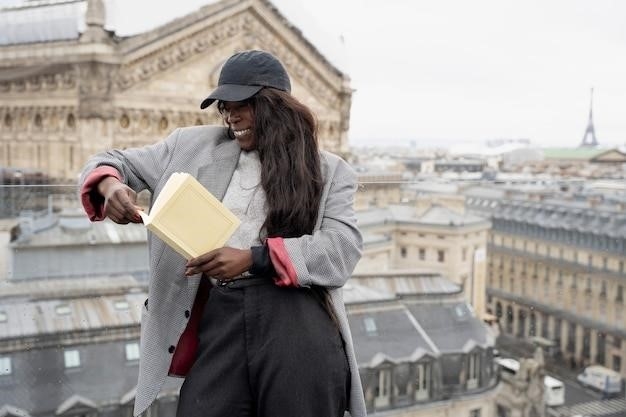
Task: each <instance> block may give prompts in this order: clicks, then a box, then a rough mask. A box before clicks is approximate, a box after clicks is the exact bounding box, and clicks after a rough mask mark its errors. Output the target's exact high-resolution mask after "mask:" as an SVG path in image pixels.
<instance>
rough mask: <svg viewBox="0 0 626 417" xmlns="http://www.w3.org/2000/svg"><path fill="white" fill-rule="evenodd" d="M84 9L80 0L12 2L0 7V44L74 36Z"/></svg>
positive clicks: (46, 40) (71, 37)
mask: <svg viewBox="0 0 626 417" xmlns="http://www.w3.org/2000/svg"><path fill="white" fill-rule="evenodd" d="M85 10H86V2H85V1H84V0H65V1H37V2H25V1H19V2H14V6H13V7H6V8H3V9H0V45H11V44H23V43H33V42H49V41H59V40H70V39H77V38H78V36H79V35H80V32H81V31H82V30H84V27H85Z"/></svg>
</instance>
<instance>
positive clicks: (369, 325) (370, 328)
mask: <svg viewBox="0 0 626 417" xmlns="http://www.w3.org/2000/svg"><path fill="white" fill-rule="evenodd" d="M363 324H364V325H365V332H367V335H368V336H376V335H377V334H378V328H377V327H376V322H375V321H374V318H373V317H365V318H364V319H363Z"/></svg>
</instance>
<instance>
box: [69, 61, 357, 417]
mask: <svg viewBox="0 0 626 417" xmlns="http://www.w3.org/2000/svg"><path fill="white" fill-rule="evenodd" d="M290 89H291V86H290V81H289V77H288V75H287V73H286V71H285V69H284V67H283V66H282V64H281V63H280V62H279V61H278V60H277V59H276V58H275V57H274V56H272V55H271V54H269V53H267V52H263V51H245V52H241V53H238V54H235V55H233V56H232V57H230V58H229V59H228V60H227V61H226V63H225V64H224V66H223V68H222V70H221V73H220V79H219V82H218V87H217V88H216V90H215V91H213V92H212V93H211V95H209V97H207V99H205V100H204V101H203V103H202V105H201V108H206V107H208V106H210V105H211V104H212V103H213V102H215V101H217V102H218V103H217V106H218V109H219V111H220V112H221V114H222V115H223V117H224V121H225V123H226V125H227V127H226V128H224V127H218V126H195V127H188V128H182V129H177V130H176V131H174V132H173V133H172V134H171V135H170V136H169V137H168V138H167V139H165V140H164V141H162V142H159V143H157V144H155V145H152V146H147V147H144V148H136V149H128V150H124V151H120V150H113V151H109V152H105V153H102V154H100V155H96V156H95V157H93V158H92V159H91V160H90V161H89V162H88V164H87V166H86V167H85V169H84V172H83V175H82V177H81V184H82V185H81V197H82V201H83V205H84V207H85V209H86V211H87V213H88V214H89V215H90V218H91V219H92V220H94V221H95V220H102V219H103V218H105V217H109V218H110V219H112V220H113V221H115V222H117V223H128V222H140V218H139V216H138V213H137V211H138V210H139V207H137V206H136V205H135V196H136V192H138V191H140V190H143V189H148V190H150V191H151V192H152V193H153V195H155V196H156V195H158V193H159V192H160V190H161V188H162V187H163V185H164V184H165V182H166V181H167V179H168V178H169V176H170V175H171V174H172V173H173V172H180V171H185V172H189V173H191V174H192V175H195V176H196V177H197V178H198V180H199V181H200V182H201V183H202V184H203V185H204V186H205V187H206V188H207V189H208V190H209V191H211V193H213V194H214V195H215V196H216V197H217V198H219V199H222V202H223V203H224V205H226V206H227V207H228V208H229V209H231V211H233V212H234V213H235V214H236V215H237V217H239V219H240V220H241V221H242V224H241V226H240V228H239V229H238V230H237V231H236V232H235V233H234V234H233V236H232V237H231V238H230V240H229V241H228V242H227V243H226V245H225V246H224V247H223V248H219V249H216V250H214V251H212V252H209V253H207V254H204V255H202V256H199V257H198V258H195V259H191V260H189V261H188V262H187V261H185V259H183V258H182V257H181V256H180V255H178V254H177V253H176V252H174V251H173V250H172V249H170V248H169V247H168V246H166V245H165V244H164V243H163V242H162V241H160V240H159V239H158V238H156V237H155V236H153V235H150V237H149V248H150V268H151V280H150V288H149V302H148V300H146V304H145V307H146V308H145V309H143V315H142V321H141V327H142V330H141V355H140V365H139V380H138V385H137V393H136V398H135V410H134V414H135V415H139V414H140V413H142V412H143V411H145V410H146V409H147V408H148V406H149V405H150V404H151V403H152V402H153V401H154V399H155V398H156V395H157V394H158V392H159V390H160V388H161V386H162V385H163V382H164V381H165V379H166V375H167V374H169V375H176V376H185V381H184V383H183V386H182V388H181V391H180V399H179V405H178V413H177V415H178V416H179V417H193V416H203V417H218V416H220V417H221V416H257V417H281V416H284V417H292V416H296V415H297V416H311V417H314V416H315V417H321V416H324V417H332V416H343V415H344V411H345V410H349V412H350V414H351V415H352V416H354V417H360V416H364V415H365V405H364V401H363V393H362V390H361V383H360V379H359V374H358V368H357V364H356V360H355V357H354V350H353V348H352V340H351V336H350V331H349V328H348V322H347V318H346V313H345V310H344V306H343V301H342V297H341V293H340V289H339V288H340V287H341V286H342V285H343V284H344V283H345V282H346V280H347V279H348V278H349V276H350V274H351V273H352V270H353V268H354V266H355V265H356V262H357V261H358V259H359V258H360V248H361V235H360V233H359V231H358V229H357V227H356V224H355V218H354V211H353V207H352V203H353V197H354V192H355V190H356V179H355V174H354V172H353V171H352V169H351V168H350V167H349V166H348V165H347V164H346V163H345V162H344V161H343V160H341V159H340V158H338V157H337V156H334V155H332V154H330V153H327V152H320V151H319V150H318V147H317V137H316V125H315V120H314V117H313V115H312V114H311V112H310V110H309V109H308V108H307V107H306V106H304V105H303V104H301V103H300V102H298V101H297V100H296V99H295V98H294V97H293V96H291V94H290Z"/></svg>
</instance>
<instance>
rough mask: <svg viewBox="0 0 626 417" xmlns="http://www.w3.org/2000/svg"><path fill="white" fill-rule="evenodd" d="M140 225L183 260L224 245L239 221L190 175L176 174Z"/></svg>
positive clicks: (142, 216)
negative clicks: (178, 254) (142, 224)
mask: <svg viewBox="0 0 626 417" xmlns="http://www.w3.org/2000/svg"><path fill="white" fill-rule="evenodd" d="M140 215H141V218H142V220H143V223H144V224H145V225H146V227H147V228H148V230H150V231H151V232H153V233H154V234H155V235H157V236H158V237H159V238H161V239H162V240H163V241H164V242H165V243H167V244H168V245H169V246H171V247H172V249H174V250H175V251H176V252H178V253H180V254H181V255H182V256H184V257H185V258H186V259H191V258H195V257H197V256H200V255H202V254H204V253H207V252H210V251H212V250H213V249H217V248H220V247H222V246H224V244H225V243H226V241H227V240H228V239H229V238H230V236H231V235H232V234H233V232H234V231H235V230H236V229H237V227H239V224H240V221H239V219H238V218H237V217H236V216H235V215H234V214H233V213H232V212H231V211H230V210H228V208H226V206H224V205H223V204H222V203H221V202H220V201H219V200H218V199H217V198H215V197H214V196H213V195H212V194H211V193H210V192H209V191H208V190H207V189H206V188H204V186H202V184H200V183H199V182H198V180H196V179H195V178H194V177H192V176H191V175H190V174H187V173H182V172H176V173H174V174H172V175H171V176H170V178H169V179H168V180H167V182H166V183H165V186H164V187H163V189H162V190H161V192H160V193H159V195H158V196H157V198H156V200H155V201H154V203H153V204H152V208H151V209H150V214H146V213H144V212H140Z"/></svg>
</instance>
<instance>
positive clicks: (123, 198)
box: [104, 183, 141, 224]
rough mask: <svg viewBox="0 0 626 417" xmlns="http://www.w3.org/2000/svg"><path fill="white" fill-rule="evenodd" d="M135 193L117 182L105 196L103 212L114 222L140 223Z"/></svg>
mask: <svg viewBox="0 0 626 417" xmlns="http://www.w3.org/2000/svg"><path fill="white" fill-rule="evenodd" d="M136 198H137V195H136V193H135V192H134V191H133V190H132V189H130V188H129V187H128V186H126V185H124V184H121V183H119V184H117V185H116V186H115V187H113V189H112V190H110V192H109V193H108V195H107V196H106V197H105V205H104V214H105V215H106V216H107V217H109V218H110V219H111V220H113V221H114V222H116V223H120V224H126V223H130V222H132V223H141V216H139V212H138V211H139V210H140V209H141V208H140V207H139V206H137V205H135V200H136Z"/></svg>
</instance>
